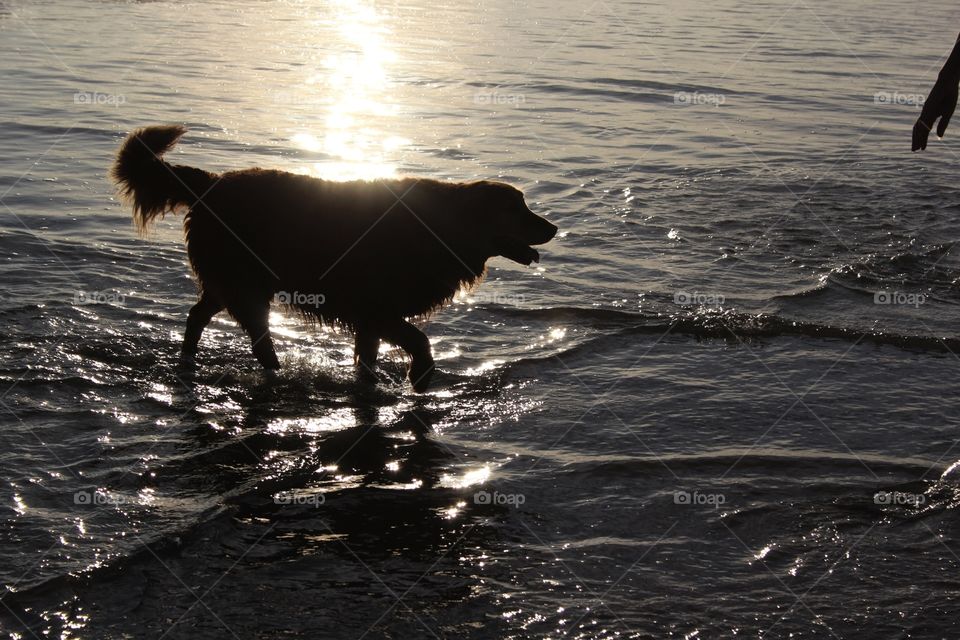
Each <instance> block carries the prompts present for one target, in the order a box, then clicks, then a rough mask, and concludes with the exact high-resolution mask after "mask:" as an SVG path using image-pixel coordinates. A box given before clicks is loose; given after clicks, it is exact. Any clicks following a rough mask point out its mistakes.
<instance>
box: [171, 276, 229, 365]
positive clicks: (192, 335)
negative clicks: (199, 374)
mask: <svg viewBox="0 0 960 640" xmlns="http://www.w3.org/2000/svg"><path fill="white" fill-rule="evenodd" d="M221 311H223V305H222V304H221V303H220V302H219V301H218V300H216V299H215V298H214V297H213V296H212V295H210V294H209V293H203V294H201V295H200V300H199V301H198V302H197V304H195V305H193V307H191V309H190V315H188V316H187V329H186V331H185V332H184V334H183V347H182V348H181V349H180V357H181V358H184V359H187V360H189V359H190V358H193V357H194V356H195V355H197V346H198V345H199V344H200V336H201V335H202V334H203V330H204V328H206V326H207V325H208V324H210V320H212V319H213V316H215V315H217V314H218V313H220V312H221Z"/></svg>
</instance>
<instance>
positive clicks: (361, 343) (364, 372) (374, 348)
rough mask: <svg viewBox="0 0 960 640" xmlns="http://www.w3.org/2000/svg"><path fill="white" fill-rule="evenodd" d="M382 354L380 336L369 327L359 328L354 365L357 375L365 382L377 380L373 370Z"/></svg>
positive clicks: (357, 330) (355, 340)
mask: <svg viewBox="0 0 960 640" xmlns="http://www.w3.org/2000/svg"><path fill="white" fill-rule="evenodd" d="M379 353H380V336H379V335H378V334H377V332H376V330H375V329H373V328H372V327H369V326H358V327H357V328H356V335H355V336H354V342H353V364H354V365H355V366H356V367H357V374H358V375H359V376H360V378H361V379H363V380H376V379H377V376H376V374H374V372H373V369H374V367H376V366H377V355H378V354H379Z"/></svg>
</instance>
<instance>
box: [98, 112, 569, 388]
mask: <svg viewBox="0 0 960 640" xmlns="http://www.w3.org/2000/svg"><path fill="white" fill-rule="evenodd" d="M185 132H186V129H185V128H183V127H177V126H165V127H148V128H145V129H140V130H137V131H134V132H133V133H131V134H130V135H129V136H128V137H127V139H126V140H125V141H124V143H123V145H122V146H121V147H120V151H119V153H118V154H117V160H116V163H115V164H114V166H113V171H112V177H113V179H114V180H115V181H116V183H117V185H118V189H119V191H120V194H121V196H122V197H123V198H125V199H126V200H128V201H130V202H131V203H132V205H133V216H134V221H135V222H136V224H137V227H138V228H139V229H140V230H141V231H143V230H144V229H145V228H146V227H147V226H148V225H149V224H150V222H151V221H152V220H153V219H154V218H156V217H158V216H162V215H163V214H164V213H166V212H168V211H184V212H185V213H186V216H185V218H184V229H185V232H186V242H187V253H188V254H189V257H190V264H191V265H192V267H193V271H194V273H195V274H196V276H197V281H198V284H199V289H200V300H199V301H198V302H197V304H196V305H194V307H193V308H192V309H191V310H190V315H189V317H188V319H187V328H186V333H185V335H184V339H183V354H184V355H185V356H187V357H191V356H193V355H194V354H195V353H196V350H197V345H198V343H199V341H200V335H201V333H202V332H203V329H204V327H205V326H206V325H207V324H208V323H209V322H210V319H211V318H212V317H213V316H214V315H215V314H216V313H218V312H219V311H221V310H223V309H226V310H227V311H228V312H229V313H230V315H232V316H233V317H234V318H235V319H236V320H237V322H238V323H239V324H240V326H241V327H243V329H244V330H246V332H247V333H248V334H249V335H250V339H251V340H252V342H253V353H254V355H255V356H256V357H257V360H258V361H259V362H260V364H261V365H263V366H264V367H265V368H266V369H276V368H278V367H279V362H278V361H277V356H276V353H275V352H274V349H273V342H272V341H271V339H270V331H269V327H268V316H269V309H270V302H271V301H272V300H273V301H275V302H278V303H280V304H284V305H287V306H288V307H291V308H294V309H296V310H298V311H300V312H302V313H303V314H305V315H307V316H309V317H312V318H315V319H320V320H322V321H326V322H331V323H335V324H337V325H340V326H342V327H346V328H349V329H350V330H352V331H353V332H354V333H355V336H356V342H355V356H354V358H355V361H356V363H357V365H358V367H361V371H363V370H366V371H370V370H371V369H372V367H373V366H374V364H375V362H376V358H377V352H378V349H379V345H380V340H381V339H382V340H385V341H387V342H389V343H392V344H394V345H396V346H398V347H400V348H402V349H403V350H404V351H406V352H407V353H408V354H410V356H411V358H412V361H411V364H410V370H409V378H410V382H411V383H412V384H413V388H414V389H415V390H417V391H423V390H425V389H426V388H427V385H428V383H429V380H430V376H431V374H432V373H433V370H434V362H433V356H432V354H431V350H430V342H429V340H428V339H427V337H426V336H425V335H424V334H423V333H422V332H421V331H420V330H419V329H417V328H416V327H414V326H413V325H412V324H410V323H409V322H408V321H407V320H406V319H407V318H416V317H422V316H425V315H426V314H429V313H430V312H432V311H434V310H436V309H438V308H439V307H441V306H442V305H443V304H444V303H446V302H448V301H449V300H450V299H451V298H452V297H453V295H454V294H455V293H456V292H457V290H458V289H460V288H461V287H462V286H470V285H473V284H475V283H478V282H479V281H480V280H481V279H482V278H483V275H484V272H485V270H486V261H487V260H488V259H489V258H491V257H493V256H504V257H507V258H510V259H511V260H514V261H516V262H519V263H521V264H525V265H529V264H530V263H531V262H533V261H538V260H539V254H538V253H537V252H536V250H535V249H533V248H532V247H531V245H537V244H543V243H545V242H548V241H549V240H550V239H551V238H553V236H554V235H555V234H556V232H557V228H556V227H555V226H554V225H552V224H550V223H549V222H547V221H546V220H544V219H543V218H541V217H539V216H537V215H535V214H534V213H533V212H532V211H530V209H528V208H527V205H526V204H525V203H524V200H523V194H522V193H521V192H520V191H519V190H517V189H515V188H513V187H511V186H509V185H507V184H503V183H498V182H488V181H480V182H471V183H463V184H459V183H445V182H438V181H435V180H421V179H416V178H401V179H396V180H382V181H351V182H332V181H328V180H320V179H317V178H311V177H308V176H303V175H297V174H293V173H286V172H283V171H274V170H268V169H246V170H243V171H230V172H227V173H223V174H214V173H210V172H207V171H204V170H202V169H195V168H193V167H185V166H181V165H171V164H169V163H167V162H165V161H164V160H162V159H161V156H162V155H163V153H165V152H166V151H168V150H170V148H172V147H173V146H174V145H175V144H176V142H177V140H179V138H180V136H182V135H183V134H184V133H185Z"/></svg>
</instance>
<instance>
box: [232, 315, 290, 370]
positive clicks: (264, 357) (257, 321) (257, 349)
mask: <svg viewBox="0 0 960 640" xmlns="http://www.w3.org/2000/svg"><path fill="white" fill-rule="evenodd" d="M227 310H228V311H229V312H230V315H232V316H233V317H234V318H236V319H237V322H239V323H240V326H241V327H243V329H244V331H246V332H247V335H249V336H250V342H251V344H252V345H253V355H254V356H256V358H257V362H259V363H260V366H262V367H263V368H264V369H267V370H268V371H269V370H275V369H279V368H280V361H279V360H277V353H276V351H274V350H273V339H272V338H271V337H270V322H269V319H270V302H269V301H264V302H251V301H243V302H241V303H236V304H231V303H230V302H228V303H227Z"/></svg>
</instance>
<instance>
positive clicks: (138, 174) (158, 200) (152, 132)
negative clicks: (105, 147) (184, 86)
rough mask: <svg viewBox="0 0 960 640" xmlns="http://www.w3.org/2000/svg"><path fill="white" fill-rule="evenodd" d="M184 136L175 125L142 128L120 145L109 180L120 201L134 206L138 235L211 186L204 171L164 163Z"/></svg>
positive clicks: (211, 177) (183, 130) (211, 179)
mask: <svg viewBox="0 0 960 640" xmlns="http://www.w3.org/2000/svg"><path fill="white" fill-rule="evenodd" d="M186 132H187V129H186V127H181V126H176V125H171V126H163V127H145V128H143V129H137V130H136V131H134V132H133V133H131V134H130V135H128V136H127V139H126V140H124V141H123V144H122V145H120V151H118V152H117V159H116V161H115V162H114V163H113V169H112V170H111V171H110V177H111V178H112V179H113V181H114V182H115V183H116V185H117V190H118V192H119V193H120V197H121V198H122V199H123V200H124V201H126V202H129V203H131V204H132V205H133V221H134V223H135V224H136V225H137V229H138V230H140V231H141V232H143V231H145V230H146V228H147V226H148V225H149V224H150V223H151V222H152V221H153V220H154V218H157V217H162V216H163V214H165V213H167V212H168V211H177V210H180V209H182V208H184V207H191V206H193V205H194V204H196V203H197V202H198V201H199V200H200V198H201V197H203V195H204V194H205V193H206V192H207V191H208V190H209V189H210V187H211V186H212V185H213V184H214V180H215V179H216V176H214V175H213V174H211V173H209V172H207V171H204V170H202V169H195V168H193V167H185V166H181V165H172V164H169V163H167V162H166V161H164V160H163V158H162V156H163V154H164V153H166V152H167V151H169V150H170V149H172V148H173V146H174V145H175V144H177V141H178V140H179V139H180V137H181V136H182V135H183V134H184V133H186Z"/></svg>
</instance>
